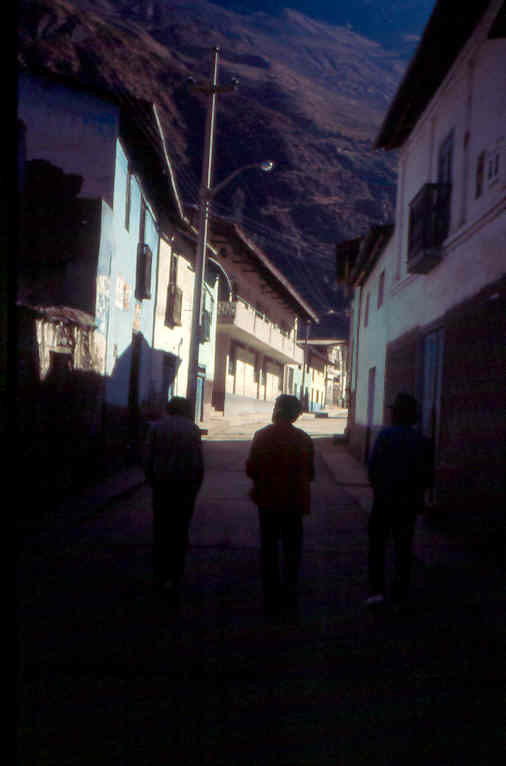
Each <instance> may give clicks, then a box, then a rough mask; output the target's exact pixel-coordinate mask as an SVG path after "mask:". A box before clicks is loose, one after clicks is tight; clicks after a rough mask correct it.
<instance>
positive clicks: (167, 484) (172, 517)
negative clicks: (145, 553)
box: [153, 481, 200, 583]
mask: <svg viewBox="0 0 506 766" xmlns="http://www.w3.org/2000/svg"><path fill="white" fill-rule="evenodd" d="M199 486H200V485H199V484H198V483H197V482H188V481H180V482H178V481H158V482H154V483H153V573H154V575H155V577H156V578H157V579H159V580H161V581H165V580H173V581H174V582H176V583H177V582H179V581H180V580H181V578H182V577H183V574H184V567H185V561H186V554H187V551H188V532H189V527H190V521H191V518H192V515H193V509H194V507H195V500H196V497H197V493H198V491H199Z"/></svg>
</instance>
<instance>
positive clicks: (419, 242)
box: [408, 184, 451, 274]
mask: <svg viewBox="0 0 506 766" xmlns="http://www.w3.org/2000/svg"><path fill="white" fill-rule="evenodd" d="M450 201H451V184H425V185H424V186H422V188H421V189H420V191H419V192H418V194H417V195H416V196H415V197H414V199H413V200H412V201H411V202H410V204H409V236H408V272H409V273H411V274H426V273H427V272H428V271H430V270H431V269H433V268H434V266H437V264H438V263H440V262H441V260H442V259H443V257H444V247H443V243H444V241H445V239H446V237H447V236H448V232H449V229H450Z"/></svg>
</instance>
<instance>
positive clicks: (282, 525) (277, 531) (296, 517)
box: [259, 509, 303, 610]
mask: <svg viewBox="0 0 506 766" xmlns="http://www.w3.org/2000/svg"><path fill="white" fill-rule="evenodd" d="M259 519H260V545H261V551H260V555H261V572H262V585H263V592H264V605H265V608H266V609H267V610H271V609H274V610H275V609H277V608H278V607H279V606H291V607H294V606H296V604H297V584H298V579H299V569H300V560H301V553H302V535H303V528H302V516H301V515H300V513H292V512H275V511H268V510H262V509H259ZM280 544H281V545H282V547H283V565H282V574H283V577H282V579H281V573H280V566H279V545H280Z"/></svg>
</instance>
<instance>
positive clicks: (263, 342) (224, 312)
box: [218, 298, 303, 364]
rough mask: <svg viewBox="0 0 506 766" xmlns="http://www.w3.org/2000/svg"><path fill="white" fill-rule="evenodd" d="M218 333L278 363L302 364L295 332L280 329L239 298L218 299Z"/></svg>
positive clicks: (301, 355)
mask: <svg viewBox="0 0 506 766" xmlns="http://www.w3.org/2000/svg"><path fill="white" fill-rule="evenodd" d="M218 332H225V333H228V334H229V335H230V336H231V337H233V338H235V340H238V341H242V342H243V343H245V344H247V345H249V346H251V347H252V348H255V349H257V350H258V351H262V352H263V353H265V354H267V355H268V356H270V357H272V358H274V359H277V360H279V361H280V362H282V363H285V364H287V363H290V362H291V363H294V362H296V363H297V364H302V361H303V351H302V349H301V348H300V346H298V345H297V344H296V342H295V333H294V331H293V330H292V331H291V332H289V331H286V330H283V329H282V328H280V327H278V326H277V325H276V324H274V323H273V322H272V321H270V319H269V318H268V317H267V316H266V315H265V314H263V313H262V312H260V311H258V309H257V308H256V307H255V306H252V305H251V304H250V303H248V302H247V301H246V300H244V299H243V298H238V299H237V300H235V301H220V302H219V304H218Z"/></svg>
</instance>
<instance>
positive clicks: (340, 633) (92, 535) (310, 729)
mask: <svg viewBox="0 0 506 766" xmlns="http://www.w3.org/2000/svg"><path fill="white" fill-rule="evenodd" d="M206 425H207V424H206ZM208 425H209V433H208V437H207V439H206V441H205V459H206V479H205V483H204V486H203V488H202V491H201V494H200V496H199V500H198V504H197V508H196V511H195V516H194V521H193V525H192V529H191V549H190V552H189V557H188V564H187V577H186V582H185V585H184V590H183V598H182V600H181V603H180V604H179V605H174V604H171V603H170V602H168V601H167V600H164V599H163V598H162V597H161V596H160V595H159V594H158V593H156V592H155V591H154V590H153V588H152V586H151V570H150V565H151V510H150V499H151V493H150V489H149V487H148V486H147V485H146V484H141V483H139V482H138V483H137V484H136V485H134V486H133V488H132V489H131V490H130V491H129V492H127V493H126V494H122V495H121V496H118V497H116V498H113V499H112V500H110V502H109V503H108V504H107V505H106V506H105V508H104V507H100V508H97V509H96V511H94V512H92V511H89V512H88V513H87V514H84V516H82V518H81V519H80V521H79V522H78V523H76V522H72V523H67V524H65V523H64V521H62V520H60V522H59V524H57V525H55V528H54V532H53V533H47V532H46V534H43V535H38V534H36V533H35V531H33V530H32V533H31V534H30V535H28V536H27V538H26V539H25V541H24V545H23V547H22V551H21V554H20V556H19V567H18V605H19V606H18V631H19V647H20V662H19V674H18V675H19V693H18V711H19V712H18V720H19V728H20V740H19V746H18V763H19V764H20V765H21V766H32V765H33V766H35V765H37V766H46V765H47V766H60V764H62V765H65V766H81V764H82V765H83V766H84V764H86V766H90V765H92V766H98V764H100V765H101V764H108V765H111V764H114V765H116V764H118V766H119V765H121V766H123V765H124V764H125V765H128V766H130V764H132V766H144V765H145V766H152V765H153V766H155V765H156V766H158V764H160V765H161V764H163V765H164V766H166V765H168V764H182V765H184V766H186V764H189V765H193V764H199V766H202V765H203V764H213V765H214V764H218V765H220V766H221V764H223V765H225V764H247V765H249V764H255V766H256V765H258V766H263V765H264V764H277V766H281V765H283V766H285V765H286V766H299V764H300V765H302V764H304V765H307V766H319V765H320V764H329V765H330V764H332V766H335V765H336V764H338V765H339V766H340V765H341V764H342V765H343V766H345V765H346V766H347V765H348V764H352V765H353V766H354V765H355V764H374V765H376V764H382V765H384V766H387V765H388V766H391V765H392V764H401V763H402V764H405V763H406V762H409V763H415V764H418V763H420V764H422V763H424V764H425V763H430V764H431V766H434V764H438V765H439V764H441V765H442V764H445V766H446V765H447V764H458V763H460V762H465V763H471V764H473V766H477V765H478V764H491V763H495V761H496V759H497V757H498V754H499V753H500V752H501V751H504V725H503V724H504V680H505V676H504V635H505V631H504V627H505V626H504V600H503V595H504V594H503V590H502V585H503V582H502V579H501V576H500V574H499V572H497V571H496V570H495V569H494V567H489V568H487V567H479V568H476V567H475V566H474V564H473V565H472V566H471V565H470V566H468V567H466V566H464V567H462V566H460V567H453V568H452V567H450V566H448V565H447V564H446V563H445V564H443V565H442V564H438V563H437V562H436V563H434V565H433V566H430V567H428V566H426V565H424V563H423V562H421V561H417V563H416V566H415V582H414V588H413V600H412V607H413V609H412V612H411V613H410V614H408V615H397V614H395V613H394V612H393V611H392V610H391V608H389V607H388V606H387V607H384V608H380V609H378V610H376V611H373V612H371V611H367V610H366V609H364V607H363V604H362V602H363V599H364V598H365V597H366V596H367V587H366V574H367V573H366V557H367V536H366V525H367V512H366V510H364V507H365V506H364V504H363V503H362V504H359V502H357V497H356V496H354V495H353V492H354V491H362V492H363V491H364V489H363V487H360V486H359V485H360V481H353V482H352V481H351V479H352V478H356V477H353V475H352V473H348V474H347V475H348V476H350V477H351V478H350V481H349V483H350V486H348V487H346V481H336V471H332V470H331V469H330V468H329V466H331V465H332V461H331V460H330V459H329V458H328V455H327V459H325V460H324V457H325V453H326V452H327V453H328V452H330V451H331V450H332V440H331V439H330V438H329V437H330V435H331V434H333V433H339V432H342V427H344V421H339V419H338V418H336V419H333V420H330V419H329V420H326V421H325V420H323V419H322V420H317V419H315V418H311V417H309V416H305V417H303V418H301V419H300V421H299V423H298V425H300V426H301V427H304V428H305V429H306V430H307V431H308V433H311V434H312V435H313V436H314V437H315V444H316V447H317V459H316V471H317V479H316V482H315V485H314V489H313V507H312V514H311V516H310V517H308V518H306V519H305V521H304V527H305V540H304V556H303V564H302V572H301V588H300V594H301V604H300V610H299V615H298V617H295V616H293V615H292V616H290V617H284V618H282V619H277V620H275V619H272V618H271V619H267V618H265V617H264V615H263V612H262V603H261V589H260V580H259V569H258V553H259V551H258V525H257V517H256V510H255V507H254V506H253V504H252V503H251V501H250V500H249V498H248V495H247V492H248V489H249V487H250V482H249V480H248V479H247V477H246V476H245V474H244V462H245V458H246V455H247V451H248V448H249V439H250V438H251V435H252V433H253V431H254V430H255V429H256V428H257V427H259V426H260V425H263V424H255V423H253V422H249V423H245V422H242V423H235V424H223V423H221V424H217V423H210V424H208ZM340 429H341V431H340ZM357 470H358V469H357ZM358 475H359V474H358V473H357V476H358ZM353 485H354V486H353ZM69 513H70V511H69ZM69 518H70V517H69Z"/></svg>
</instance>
